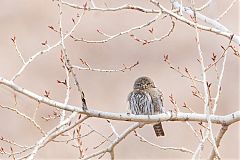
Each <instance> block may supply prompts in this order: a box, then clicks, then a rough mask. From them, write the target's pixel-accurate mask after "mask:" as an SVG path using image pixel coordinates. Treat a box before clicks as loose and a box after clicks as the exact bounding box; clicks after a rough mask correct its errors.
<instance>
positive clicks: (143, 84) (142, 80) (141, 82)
mask: <svg viewBox="0 0 240 160" xmlns="http://www.w3.org/2000/svg"><path fill="white" fill-rule="evenodd" d="M148 88H155V84H154V82H153V80H152V79H151V78H149V77H139V78H138V79H136V81H135V82H134V86H133V89H148Z"/></svg>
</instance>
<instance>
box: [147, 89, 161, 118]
mask: <svg viewBox="0 0 240 160" xmlns="http://www.w3.org/2000/svg"><path fill="white" fill-rule="evenodd" d="M149 94H150V96H151V97H152V102H153V106H154V113H155V114H158V113H163V112H164V107H163V94H162V92H161V91H160V90H159V89H157V88H151V89H150V90H149Z"/></svg>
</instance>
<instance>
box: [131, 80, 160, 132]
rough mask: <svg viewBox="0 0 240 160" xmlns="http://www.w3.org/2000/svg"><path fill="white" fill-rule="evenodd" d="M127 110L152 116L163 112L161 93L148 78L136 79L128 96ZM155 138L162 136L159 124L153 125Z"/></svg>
mask: <svg viewBox="0 0 240 160" xmlns="http://www.w3.org/2000/svg"><path fill="white" fill-rule="evenodd" d="M128 103H129V110H130V112H131V113H132V114H136V115H154V114H159V113H163V112H164V107H163V95H162V92H161V91H160V90H159V89H158V88H156V86H155V84H154V82H153V80H152V79H151V78H149V77H140V78H138V79H136V81H135V82H134V85H133V91H132V92H130V93H129V95H128ZM153 128H154V131H155V134H156V136H164V131H163V128H162V124H161V122H159V123H157V124H154V125H153Z"/></svg>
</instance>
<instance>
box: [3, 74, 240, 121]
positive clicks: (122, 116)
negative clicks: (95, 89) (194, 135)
mask: <svg viewBox="0 0 240 160" xmlns="http://www.w3.org/2000/svg"><path fill="white" fill-rule="evenodd" d="M0 84H3V85H5V86H8V87H10V88H11V89H13V90H14V91H16V92H19V93H21V94H24V95H26V96H28V97H30V98H31V99H34V100H36V101H38V102H41V103H45V104H47V105H49V106H53V107H56V108H59V109H64V110H68V111H75V112H78V113H81V114H85V115H88V116H91V117H98V118H103V119H111V120H119V121H133V122H146V123H155V122H159V121H197V122H207V116H206V114H197V113H180V112H179V113H173V112H168V113H164V114H159V115H149V116H148V115H132V114H127V113H112V112H102V111H98V110H93V109H89V110H87V111H83V110H82V108H81V107H77V106H73V105H64V104H63V103H60V102H57V101H54V100H51V99H49V98H47V97H43V96H39V95H37V94H35V93H33V92H31V91H29V90H27V89H24V88H22V87H20V86H18V85H16V84H15V83H13V82H12V81H9V80H7V79H4V78H2V77H0ZM89 108H92V107H89ZM210 120H211V122H212V123H215V124H223V125H230V124H232V123H234V122H237V121H240V111H237V112H234V113H231V114H229V115H225V116H218V115H210Z"/></svg>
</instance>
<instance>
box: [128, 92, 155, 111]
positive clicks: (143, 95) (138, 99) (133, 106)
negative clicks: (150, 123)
mask: <svg viewBox="0 0 240 160" xmlns="http://www.w3.org/2000/svg"><path fill="white" fill-rule="evenodd" d="M128 102H129V110H130V111H131V113H132V114H145V115H151V114H153V113H154V108H153V104H152V99H151V96H150V95H149V93H147V92H145V91H140V90H134V91H132V92H131V93H130V94H129V95H128Z"/></svg>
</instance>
